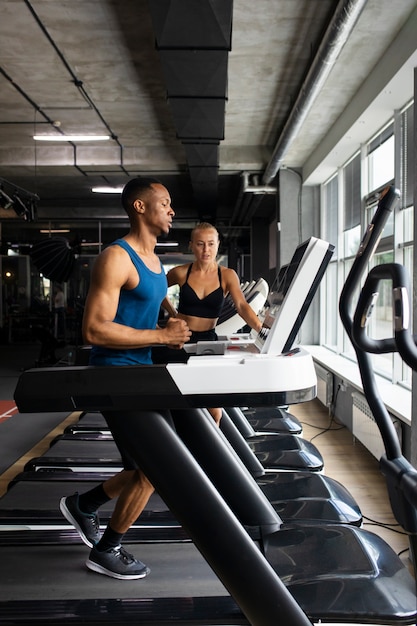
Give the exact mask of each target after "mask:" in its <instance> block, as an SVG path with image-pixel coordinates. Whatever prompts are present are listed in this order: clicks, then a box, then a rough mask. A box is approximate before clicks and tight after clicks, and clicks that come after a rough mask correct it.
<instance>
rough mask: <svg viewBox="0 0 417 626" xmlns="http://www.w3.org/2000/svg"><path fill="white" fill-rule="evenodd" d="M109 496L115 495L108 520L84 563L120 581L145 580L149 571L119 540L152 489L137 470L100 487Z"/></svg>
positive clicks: (110, 480)
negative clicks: (113, 505) (115, 500)
mask: <svg viewBox="0 0 417 626" xmlns="http://www.w3.org/2000/svg"><path fill="white" fill-rule="evenodd" d="M103 489H104V491H105V492H106V493H107V495H108V496H109V497H116V496H118V500H117V502H116V506H115V508H114V511H113V514H112V516H111V518H110V521H109V523H108V525H107V528H106V529H105V531H104V533H103V535H102V537H101V539H100V541H99V542H98V543H97V544H96V545H95V546H94V547H93V548H92V550H91V552H90V556H89V558H88V559H87V561H86V565H87V567H88V568H89V569H91V570H93V571H94V572H98V573H99V574H105V575H106V576H111V577H112V578H118V579H120V580H132V579H136V578H144V577H145V576H147V574H149V572H150V569H149V568H148V567H147V566H146V565H145V564H144V563H142V562H141V561H139V560H138V559H136V558H135V557H134V556H133V555H132V554H129V552H127V551H126V550H125V549H124V548H123V547H122V545H121V544H122V540H123V537H124V535H125V533H126V532H127V531H128V530H129V528H130V527H131V525H132V524H133V523H134V522H135V521H136V520H137V519H138V517H139V515H140V514H141V513H142V511H143V509H144V508H145V506H146V504H147V503H148V500H149V498H150V496H151V495H152V493H153V491H154V488H153V486H152V485H151V483H150V482H149V480H148V479H147V478H146V476H145V475H144V474H143V472H142V471H141V470H139V469H136V470H128V471H125V472H120V473H119V474H116V475H115V476H112V478H110V479H109V480H108V481H106V482H105V483H104V484H103Z"/></svg>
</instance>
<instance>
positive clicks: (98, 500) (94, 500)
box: [78, 483, 111, 515]
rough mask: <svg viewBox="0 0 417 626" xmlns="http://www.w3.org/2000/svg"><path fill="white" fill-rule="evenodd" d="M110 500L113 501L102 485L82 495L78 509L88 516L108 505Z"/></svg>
mask: <svg viewBox="0 0 417 626" xmlns="http://www.w3.org/2000/svg"><path fill="white" fill-rule="evenodd" d="M109 500H111V498H109V496H108V495H107V494H106V492H105V491H104V489H103V485H102V483H100V485H97V487H93V489H90V491H86V493H82V494H80V495H79V496H78V507H79V509H80V511H82V512H83V513H85V514H86V515H90V514H91V513H95V512H96V511H97V509H98V508H100V507H101V506H102V505H103V504H106V502H108V501H109Z"/></svg>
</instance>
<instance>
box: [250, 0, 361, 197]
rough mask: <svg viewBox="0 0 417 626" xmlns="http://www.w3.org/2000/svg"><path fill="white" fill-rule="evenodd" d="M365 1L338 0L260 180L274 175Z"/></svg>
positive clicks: (269, 179) (271, 178)
mask: <svg viewBox="0 0 417 626" xmlns="http://www.w3.org/2000/svg"><path fill="white" fill-rule="evenodd" d="M366 2H367V0H340V2H339V3H338V5H337V7H336V9H335V11H334V14H333V17H332V19H331V21H330V23H329V25H328V27H327V29H326V32H325V34H324V37H323V39H322V41H321V44H320V46H319V49H318V51H317V54H316V56H315V58H314V60H313V62H312V64H311V66H310V69H309V71H308V73H307V76H306V78H305V80H304V82H303V84H302V86H301V89H300V91H299V93H298V96H297V99H296V101H295V104H294V106H293V108H292V110H291V112H290V114H289V116H288V119H287V122H286V124H285V126H284V129H283V131H282V132H281V135H280V137H279V139H278V142H277V144H276V146H275V149H274V152H273V154H272V157H271V159H270V161H269V163H268V165H267V167H266V169H265V172H264V174H263V177H262V183H263V184H265V185H268V184H269V183H270V182H271V181H272V180H273V179H274V178H275V176H276V175H277V173H278V170H279V169H280V167H281V164H282V162H283V160H284V158H285V155H286V153H287V151H288V148H289V147H290V145H291V143H292V142H293V141H294V139H295V137H296V136H297V134H298V132H299V130H300V128H301V126H302V124H303V122H304V120H305V118H306V116H307V114H308V112H309V111H310V109H311V107H312V105H313V103H314V101H315V99H316V97H317V95H318V94H319V92H320V90H321V89H322V87H323V84H324V82H325V81H326V79H327V77H328V76H329V74H330V72H331V70H332V69H333V67H334V64H335V62H336V60H337V58H338V56H339V54H340V52H341V51H342V48H343V46H344V45H345V43H346V41H347V39H348V37H349V35H350V34H351V32H352V30H353V27H354V26H355V24H356V21H357V20H358V18H359V16H360V14H361V12H362V10H363V9H364V7H365V5H366Z"/></svg>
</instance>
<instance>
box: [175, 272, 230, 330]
mask: <svg viewBox="0 0 417 626" xmlns="http://www.w3.org/2000/svg"><path fill="white" fill-rule="evenodd" d="M191 268H192V263H191V265H190V266H189V268H188V270H187V276H186V278H185V283H184V284H183V285H182V286H181V287H180V298H179V303H178V313H182V314H183V315H192V316H194V317H206V318H211V319H214V318H217V317H219V315H220V312H221V310H222V307H223V302H224V293H223V287H222V274H221V270H220V267H218V268H217V272H218V276H219V283H220V286H219V287H217V289H215V290H214V291H212V292H211V293H209V294H208V295H207V296H206V297H205V298H199V297H198V296H197V294H196V292H195V291H194V289H193V288H192V287H190V285H189V284H188V277H189V275H190V272H191Z"/></svg>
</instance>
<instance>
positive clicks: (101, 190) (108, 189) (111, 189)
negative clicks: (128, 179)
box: [91, 187, 123, 193]
mask: <svg viewBox="0 0 417 626" xmlns="http://www.w3.org/2000/svg"><path fill="white" fill-rule="evenodd" d="M91 191H92V192H93V193H122V191H123V187H92V188H91Z"/></svg>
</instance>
